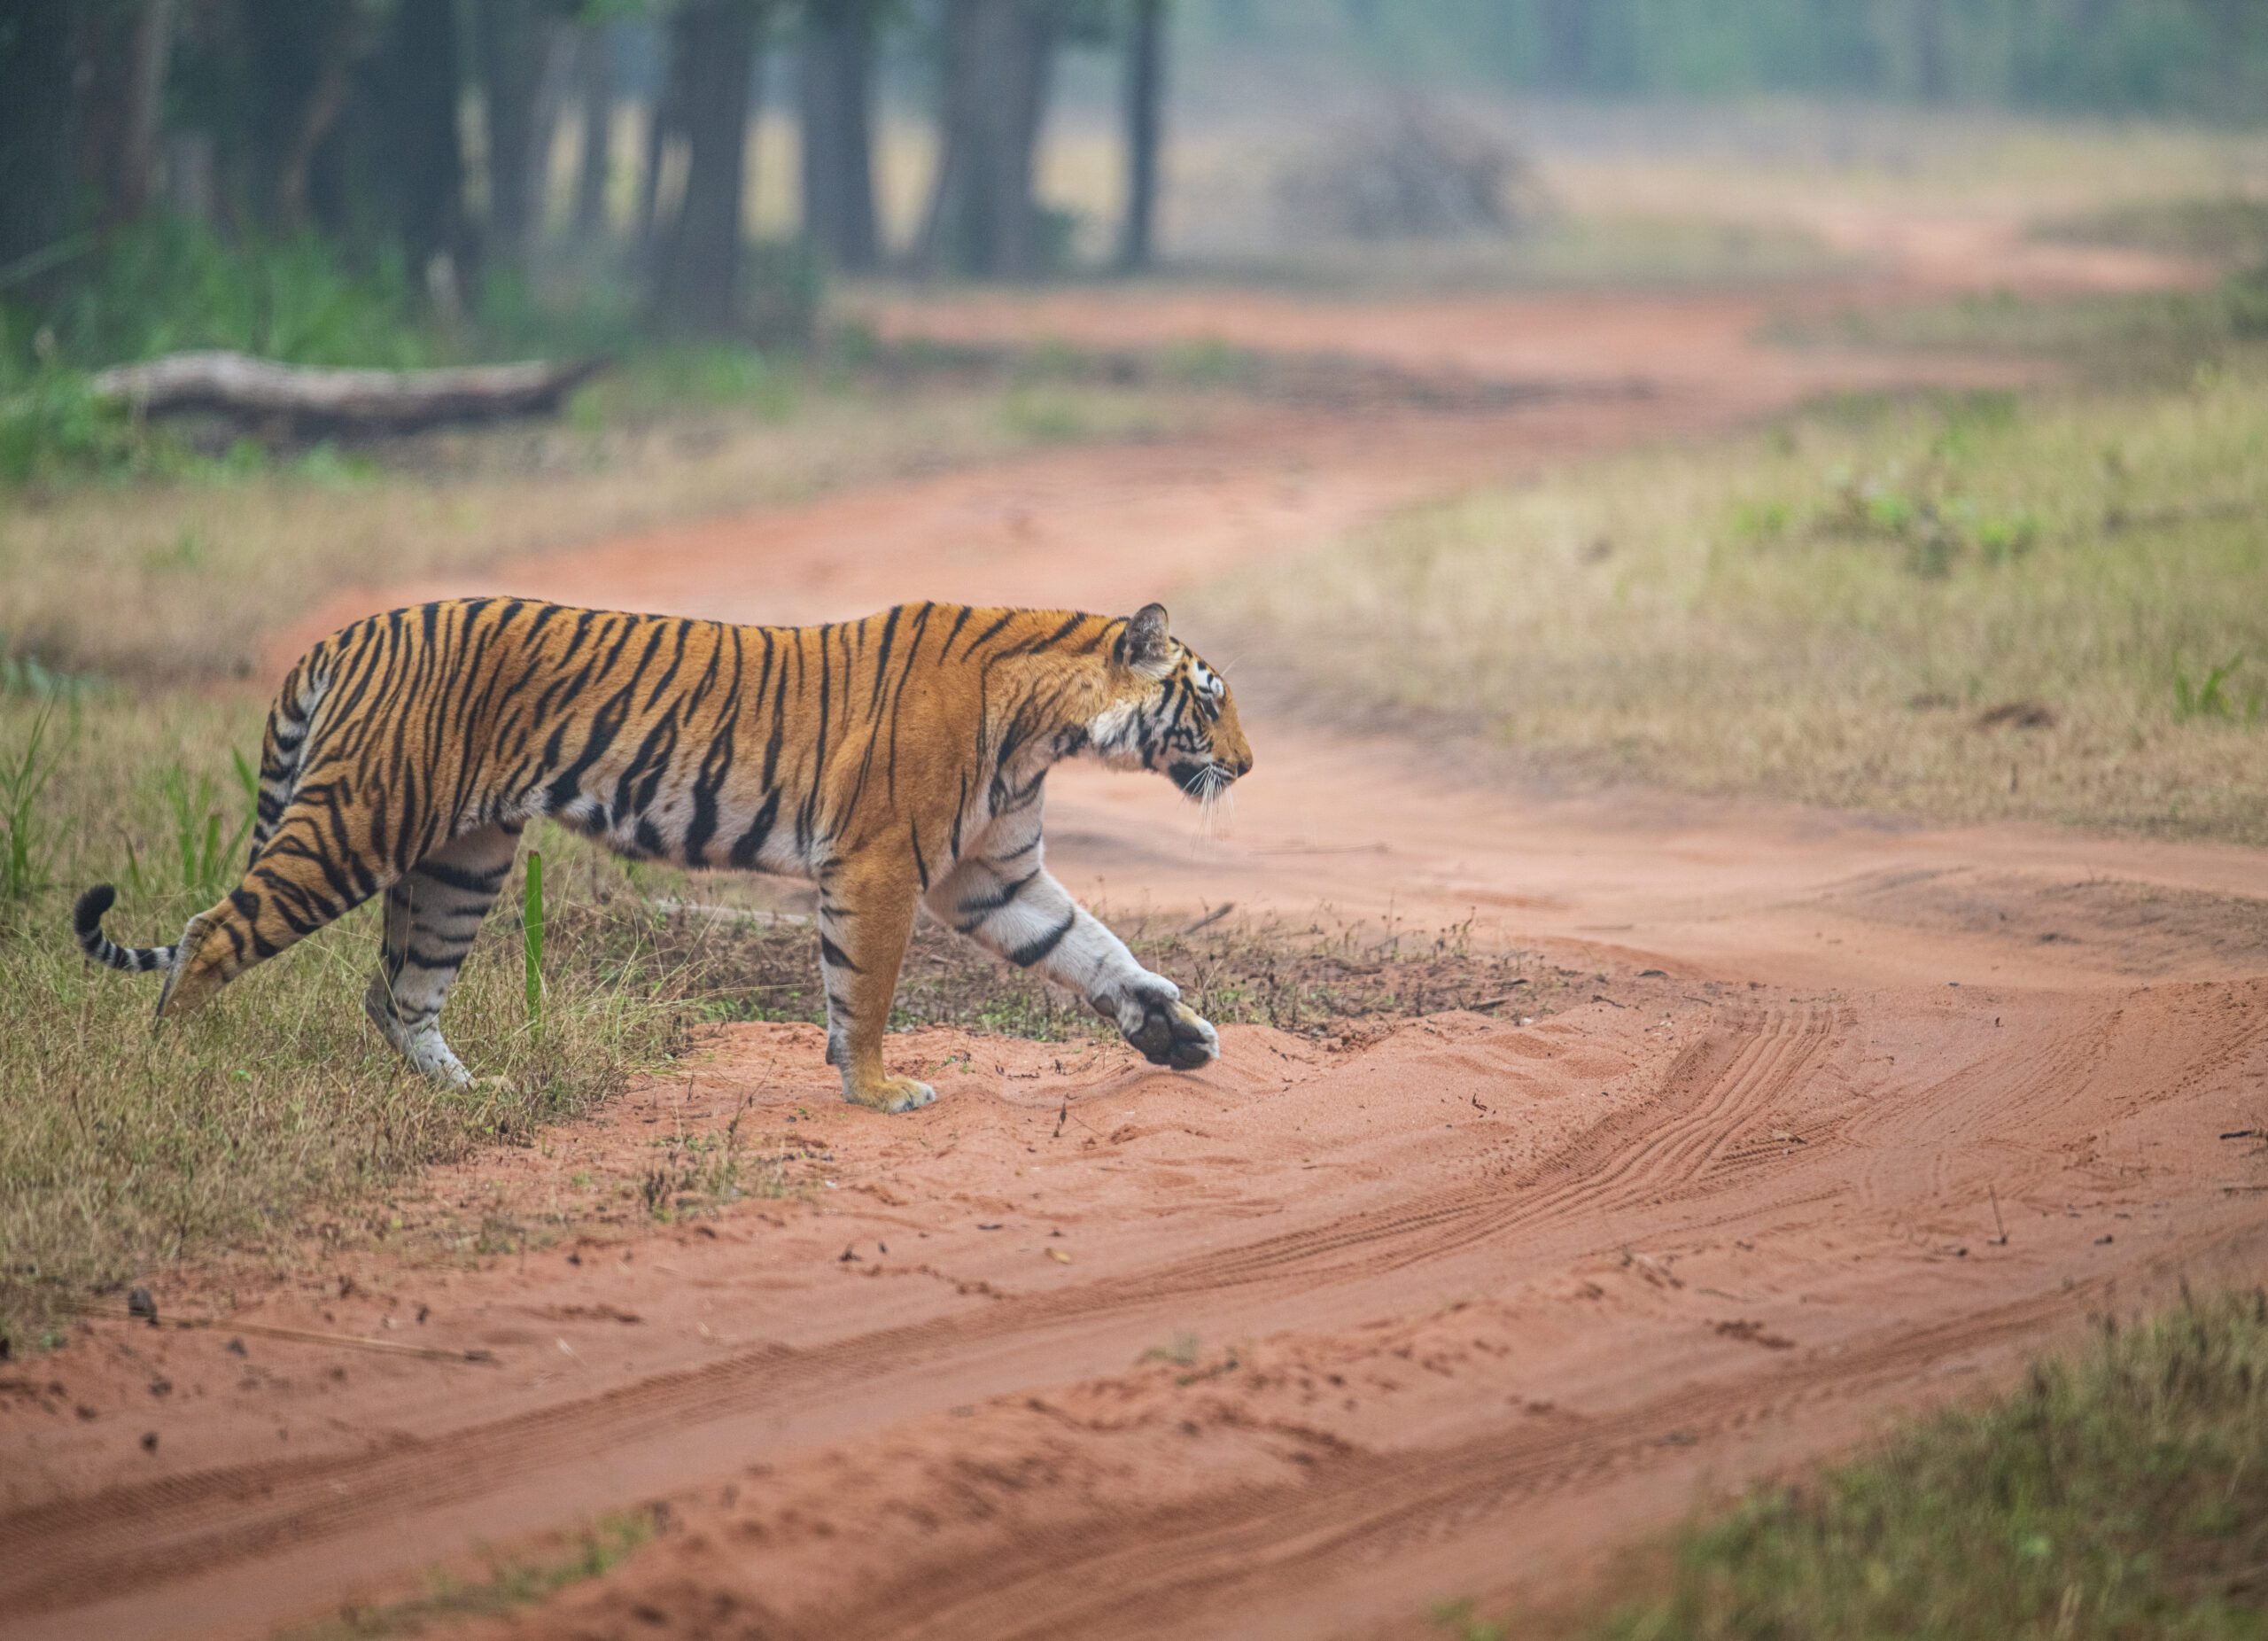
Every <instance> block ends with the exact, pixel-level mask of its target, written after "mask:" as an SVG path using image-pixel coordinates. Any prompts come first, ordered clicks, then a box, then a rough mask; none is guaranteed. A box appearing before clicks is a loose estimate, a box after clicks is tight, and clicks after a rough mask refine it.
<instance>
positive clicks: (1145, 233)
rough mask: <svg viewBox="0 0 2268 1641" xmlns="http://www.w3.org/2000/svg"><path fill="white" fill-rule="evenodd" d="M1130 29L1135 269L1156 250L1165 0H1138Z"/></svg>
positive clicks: (1125, 248)
mask: <svg viewBox="0 0 2268 1641" xmlns="http://www.w3.org/2000/svg"><path fill="white" fill-rule="evenodd" d="M1132 7H1133V12H1132V15H1131V16H1130V18H1128V19H1127V35H1126V222H1125V226H1124V228H1123V229H1122V230H1121V232H1120V235H1119V240H1118V265H1119V267H1120V268H1122V269H1124V270H1125V271H1127V272H1130V273H1131V272H1134V271H1137V270H1138V269H1141V268H1147V267H1148V266H1149V265H1150V261H1151V259H1152V257H1153V254H1154V246H1153V244H1152V241H1153V238H1154V237H1155V229H1156V223H1157V213H1158V150H1159V146H1160V144H1161V141H1162V127H1163V124H1164V119H1163V114H1164V109H1165V32H1166V29H1165V23H1166V18H1165V12H1166V4H1165V0H1132Z"/></svg>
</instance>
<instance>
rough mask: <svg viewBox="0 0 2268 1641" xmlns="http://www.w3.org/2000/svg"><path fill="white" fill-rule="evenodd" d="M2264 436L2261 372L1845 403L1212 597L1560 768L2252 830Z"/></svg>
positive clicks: (2267, 574) (2248, 835)
mask: <svg viewBox="0 0 2268 1641" xmlns="http://www.w3.org/2000/svg"><path fill="white" fill-rule="evenodd" d="M2264 448H2268V373H2264V372H2262V371H2261V370H2259V369H2244V370H2231V369H2209V370H2206V371H2204V372H2202V373H2201V374H2200V375H2199V376H2198V377H2196V378H2195V380H2194V382H2193V383H2192V384H2191V385H2188V386H2186V387H2185V388H2183V389H2181V390H2179V391H2175V392H2169V393H2147V394H2125V395H2109V396H2100V397H2080V398H2063V399H2051V398H2041V399H2035V400H2024V401H2017V400H2015V399H2011V398H2008V397H2005V396H1988V397H1983V398H1955V399H1949V400H1939V401H1927V402H1909V403H1903V404H1886V403H1879V402H1876V403H1869V404H1861V405H1852V406H1845V407H1842V408H1839V409H1836V410H1827V411H1822V412H1820V413H1816V414H1814V415H1811V416H1806V417H1803V418H1800V419H1798V420H1797V421H1795V422H1793V423H1791V424H1789V425H1787V426H1784V427H1783V428H1782V429H1780V430H1779V431H1777V432H1775V433H1773V434H1770V435H1768V436H1765V437H1760V438H1758V439H1752V440H1751V441H1748V442H1746V443H1744V444H1742V445H1737V446H1735V447H1731V448H1713V449H1709V450H1705V451H1695V452H1676V453H1669V454H1656V455H1643V456H1634V457H1628V458H1624V459H1619V460H1615V461H1611V462H1606V463H1599V464H1597V465H1595V466H1591V467H1588V468H1586V469H1582V470H1579V471H1574V472H1572V473H1569V474H1566V475H1565V476H1562V477H1557V478H1552V479H1550V480H1549V481H1547V482H1544V483H1541V484H1537V485H1534V486H1528V487H1525V488H1518V489H1504V490H1494V491H1487V492H1483V493H1480V494H1473V495H1470V496H1467V497H1465V498H1464V499H1462V500H1459V501H1456V502H1450V503H1447V504H1443V505H1438V506H1433V507H1427V508H1423V509H1417V510H1416V511H1414V512H1411V513H1409V514H1407V515H1404V516H1402V517H1400V518H1397V519H1395V520H1394V521H1392V522H1391V523H1389V524H1388V525H1385V526H1382V527H1380V528H1378V529H1376V530H1373V531H1371V532H1369V533H1366V534H1364V535H1363V536H1362V537H1360V538H1358V539H1356V540H1354V541H1348V542H1347V543H1345V544H1343V545H1341V546H1340V547H1338V548H1335V549H1332V550H1331V551H1329V552H1326V553H1325V554H1324V555H1322V556H1319V557H1317V559H1315V560H1313V561H1312V562H1310V563H1309V564H1306V565H1304V566H1303V568H1302V573H1301V575H1299V576H1296V577H1286V576H1282V575H1275V576H1270V577H1267V578H1261V577H1257V576H1254V577H1250V578H1246V579H1242V580H1240V581H1239V582H1237V583H1236V584H1234V585H1233V586H1232V587H1229V588H1227V589H1225V591H1224V596H1225V597H1227V598H1229V599H1230V600H1231V601H1232V604H1233V608H1234V611H1235V613H1236V615H1237V616H1238V618H1239V619H1240V621H1241V623H1242V624H1243V625H1244V626H1246V627H1247V628H1248V629H1250V630H1251V631H1252V632H1253V633H1254V634H1265V635H1266V636H1265V640H1264V642H1265V644H1266V646H1267V647H1269V648H1270V649H1272V650H1274V651H1275V652H1276V653H1278V654H1279V655H1281V656H1282V657H1286V658H1287V661H1288V662H1289V664H1291V665H1295V666H1303V667H1304V668H1305V669H1306V671H1307V673H1308V674H1309V676H1310V677H1311V678H1316V679H1317V682H1318V684H1320V683H1322V682H1324V681H1327V682H1328V684H1329V685H1330V687H1331V688H1334V689H1336V690H1338V691H1340V692H1341V693H1342V695H1347V696H1357V697H1363V698H1367V699H1370V700H1372V701H1381V700H1382V701H1384V702H1386V703H1390V704H1394V705H1395V706H1399V707H1402V708H1415V709H1420V710H1423V711H1426V712H1439V713H1444V714H1455V715H1456V716H1457V717H1459V718H1461V719H1464V720H1465V721H1468V722H1471V723H1474V724H1477V725H1478V726H1480V727H1483V728H1484V729H1485V730H1486V732H1487V733H1488V734H1489V735H1493V736H1495V737H1498V738H1501V739H1502V740H1503V741H1504V742H1506V743H1509V744H1510V745H1511V746H1512V747H1514V748H1517V749H1518V751H1520V752H1521V753H1522V754H1524V755H1526V756H1529V757H1532V758H1534V759H1536V760H1538V761H1539V762H1541V763H1543V764H1545V765H1548V766H1552V767H1555V768H1557V769H1562V770H1567V771H1572V772H1575V773H1579V774H1588V775H1592V776H1598V777H1608V778H1612V777H1630V776H1635V777H1640V778H1643V779H1645V780H1648V781H1654V782H1666V783H1669V784H1672V785H1674V786H1677V787H1681V788H1684V789H1690V790H1697V791H1704V792H1746V793H1766V794H1771V795H1775V796H1778V797H1790V798H1796V799H1801V800H1806V801H1812V802H1819V803H1830V804H1842V805H1866V806H1879V807H1883V808H1889V809H1899V810H1908V811H1915V812H1921V813H1930V814H1935V815H1945V816H1957V817H1985V816H2023V817H2031V818H2038V819H2045V820H2054V821H2076V822H2080V823H2085V824H2092V825H2102V826H2111V827H2117V828H2134V829H2138V830H2148V831H2158V832H2165V833H2171V834H2177V835H2184V836H2210V837H2221V838H2228V839H2232V840H2237V841H2242V842H2249V843H2263V842H2268V723H2264V718H2268V540H2264V538H2263V536H2262V533H2261V531H2260V526H2259V520H2260V518H2261V517H2263V516H2264V509H2268V463H2264V462H2263V461H2262V459H2261V456H2262V453H2263V450H2264ZM1254 642H1262V641H1260V640H1258V639H1255V640H1254Z"/></svg>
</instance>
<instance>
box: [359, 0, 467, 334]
mask: <svg viewBox="0 0 2268 1641" xmlns="http://www.w3.org/2000/svg"><path fill="white" fill-rule="evenodd" d="M462 83H463V80H462V73H461V70H460V68H459V65H458V58H457V28H456V7H455V4H454V0H398V4H397V7H396V10H395V12H394V22H393V30H392V35H391V36H390V37H389V39H388V40H387V43H386V50H385V57H384V62H383V63H382V64H381V66H380V72H379V75H378V85H379V88H380V97H379V101H380V104H381V118H380V120H379V126H380V129H381V130H382V132H383V133H384V140H385V142H386V144H387V146H388V151H389V152H390V154H391V156H392V163H391V165H390V166H389V167H387V169H386V171H385V173H384V175H387V176H388V177H389V178H390V179H391V186H390V187H389V189H388V190H387V192H388V194H389V196H390V198H389V199H388V202H387V203H388V205H389V206H390V208H391V214H392V219H393V228H394V231H395V233H396V234H397V235H398V236H399V237H400V241H401V245H402V249H403V252H404V253H406V254H407V256H408V260H409V266H410V270H411V272H412V273H413V275H416V276H421V277H423V279H424V281H425V282H426V286H427V289H428V290H429V291H430V292H433V293H434V294H435V295H436V297H437V298H439V299H440V300H441V301H443V302H445V303H446V302H447V301H448V300H450V299H452V295H451V293H453V292H455V291H456V290H458V289H460V288H461V287H462V284H463V282H464V280H465V278H466V277H467V276H469V274H470V271H471V270H470V268H467V267H465V266H464V264H465V261H466V260H467V249H468V248H467V245H466V240H465V227H464V152H463V147H462V141H461V139H460V136H459V134H458V131H457V98H458V94H459V91H460V89H462Z"/></svg>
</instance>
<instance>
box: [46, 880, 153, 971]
mask: <svg viewBox="0 0 2268 1641" xmlns="http://www.w3.org/2000/svg"><path fill="white" fill-rule="evenodd" d="M117 898H118V890H115V889H113V888H112V887H111V886H110V885H109V884H108V883H97V884H96V885H95V886H94V887H93V888H92V889H89V890H87V892H86V893H85V894H83V895H81V896H80V897H79V903H78V904H77V905H76V906H73V907H72V908H71V926H72V928H73V929H75V930H77V931H78V936H79V949H80V950H81V951H82V952H84V953H86V954H87V955H88V956H89V957H91V958H93V959H94V960H95V961H97V963H101V964H104V965H105V966H106V967H108V968H122V969H124V970H126V972H127V973H128V974H130V975H146V974H149V973H151V971H153V970H156V969H160V968H172V967H173V966H174V953H175V949H176V948H175V947H173V946H169V945H119V944H118V942H117V941H115V940H113V939H112V938H111V937H109V936H108V935H106V934H105V933H103V914H105V912H107V911H109V910H110V908H111V906H112V903H113V902H114V901H115V900H117Z"/></svg>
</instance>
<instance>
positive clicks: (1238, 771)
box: [1228, 752, 1252, 781]
mask: <svg viewBox="0 0 2268 1641" xmlns="http://www.w3.org/2000/svg"><path fill="white" fill-rule="evenodd" d="M1228 766H1229V773H1230V774H1232V775H1234V776H1235V777H1236V778H1237V779H1238V780H1239V781H1241V780H1243V779H1244V778H1245V776H1247V775H1248V774H1251V773H1252V754H1251V753H1250V752H1246V753H1244V754H1243V755H1242V756H1240V757H1237V758H1230V759H1229V760H1228Z"/></svg>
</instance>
